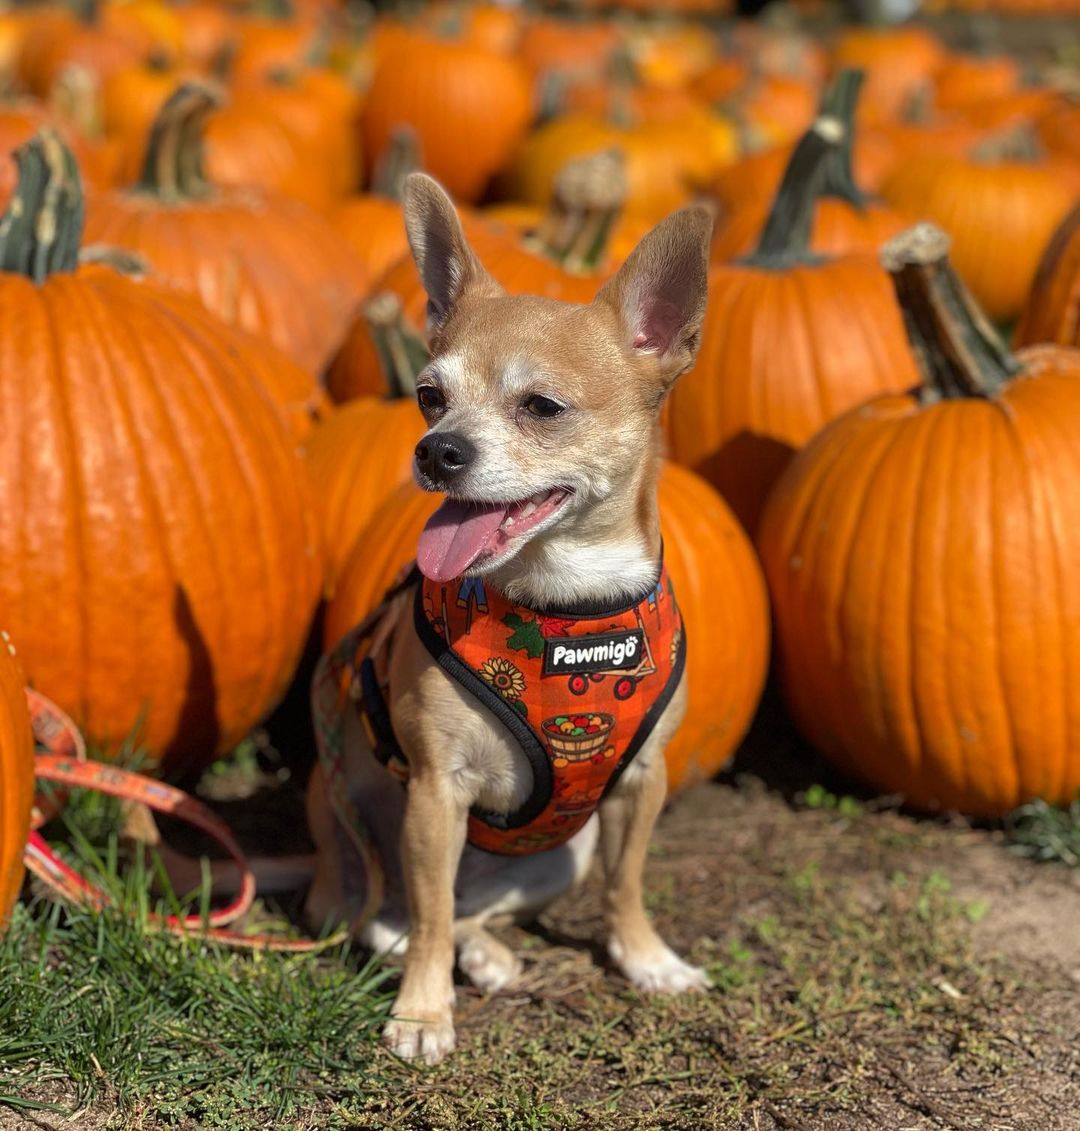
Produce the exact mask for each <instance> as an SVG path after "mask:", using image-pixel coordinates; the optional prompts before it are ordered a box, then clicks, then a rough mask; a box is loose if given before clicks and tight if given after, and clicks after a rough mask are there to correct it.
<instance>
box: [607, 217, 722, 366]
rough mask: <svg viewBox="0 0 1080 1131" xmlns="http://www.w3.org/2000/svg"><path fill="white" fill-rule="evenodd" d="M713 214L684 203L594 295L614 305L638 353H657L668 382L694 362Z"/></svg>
mask: <svg viewBox="0 0 1080 1131" xmlns="http://www.w3.org/2000/svg"><path fill="white" fill-rule="evenodd" d="M711 232H712V214H711V213H710V212H709V210H708V209H706V208H702V207H699V206H695V207H691V208H683V209H681V210H680V211H679V212H675V213H672V215H670V216H669V217H668V218H667V219H666V220H663V221H661V223H659V224H657V226H656V227H655V228H653V230H652V231H651V232H649V234H648V235H647V236H645V238H644V239H643V240H642V241H641V243H639V244H638V245H637V247H636V248H634V250H633V251H632V252H631V254H630V258H629V259H627V261H626V262H625V263H624V264H623V265H622V267H621V268H620V269H619V271H618V273H617V274H616V275H615V276H614V277H613V278H611V279H609V280H608V281H607V282H606V283H605V284H604V286H603V287H602V288H601V289H600V291H599V293H598V294H597V296H596V300H595V301H596V302H597V303H607V304H608V305H610V306H612V307H613V308H614V309H615V312H616V314H617V315H618V316H619V320H620V322H621V324H622V329H623V333H624V334H625V336H626V343H627V345H628V346H629V347H630V348H631V349H633V350H634V351H635V352H640V353H642V354H651V355H653V356H655V357H656V358H657V360H658V362H659V365H660V371H661V375H662V377H663V380H664V383H665V385H669V384H670V383H671V382H673V381H674V380H675V378H676V377H678V376H679V375H680V374H681V373H685V372H686V370H688V369H689V368H690V366H691V365H693V363H694V358H695V357H696V356H697V351H698V345H699V344H700V341H701V323H702V321H703V320H704V318H705V302H706V299H707V297H708V290H709V236H710V234H711Z"/></svg>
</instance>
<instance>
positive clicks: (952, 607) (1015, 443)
mask: <svg viewBox="0 0 1080 1131" xmlns="http://www.w3.org/2000/svg"><path fill="white" fill-rule="evenodd" d="M947 247H948V241H947V238H946V237H945V236H944V234H943V233H942V232H941V231H940V230H939V229H934V228H932V227H930V225H920V226H919V227H918V228H917V229H914V230H913V231H912V232H910V233H905V234H904V235H903V236H901V237H899V238H898V239H897V240H896V241H894V242H893V243H892V244H890V245H889V246H888V247H887V248H886V250H885V258H886V262H887V263H888V264H889V266H890V269H891V271H892V272H893V275H894V278H895V282H896V288H897V293H898V295H899V297H900V301H901V303H902V305H903V307H904V311H905V316H906V322H907V326H908V331H909V333H910V334H911V338H912V344H913V346H914V348H915V353H916V356H918V358H919V364H920V369H921V372H922V384H921V388H918V389H917V390H916V391H915V392H910V393H908V394H905V395H897V396H886V397H881V398H879V399H877V400H874V401H872V402H870V403H869V404H866V405H863V406H862V407H860V408H857V409H855V410H853V411H852V412H850V413H848V414H847V415H845V416H843V417H842V418H841V419H839V420H837V421H836V422H835V423H834V424H832V425H831V426H830V427H829V428H827V429H826V430H825V431H824V432H822V433H821V435H820V436H818V437H817V438H816V439H815V440H814V441H813V442H812V443H811V444H809V445H808V446H807V447H806V448H805V449H804V451H803V452H802V453H800V455H799V456H798V457H796V459H795V460H794V461H793V462H792V464H791V466H790V467H789V469H788V470H787V472H786V473H785V474H784V476H783V478H782V479H781V480H780V481H779V483H778V484H777V486H776V490H775V492H774V493H773V496H772V498H771V499H770V502H769V507H768V510H767V512H766V514H765V518H764V521H763V523H762V527H761V533H760V539H759V548H760V551H761V556H762V560H763V562H764V565H765V572H766V575H767V577H768V581H769V587H770V590H771V593H772V598H773V611H774V623H775V627H776V635H777V645H778V655H779V666H780V673H781V676H782V681H783V686H784V691H785V694H786V697H787V701H788V704H789V706H790V708H791V711H792V714H793V716H794V718H795V721H796V722H797V724H798V726H799V728H800V729H801V730H802V732H803V733H804V734H805V735H806V737H807V738H808V739H809V740H810V741H811V742H812V743H813V744H814V745H815V746H817V747H818V748H819V749H820V750H821V752H822V753H823V754H826V755H828V756H829V757H830V758H832V759H833V760H834V761H835V762H836V763H837V765H838V766H840V767H841V768H842V769H844V770H846V771H847V772H849V773H851V774H853V775H856V776H858V777H860V778H862V779H864V780H866V781H868V782H870V783H871V784H872V785H874V786H875V787H877V788H878V789H881V790H884V791H887V792H889V793H891V794H897V795H899V796H901V797H903V798H904V799H905V800H906V801H908V802H909V803H911V804H913V805H916V806H918V807H919V808H924V809H958V810H960V811H962V812H965V813H971V814H975V815H979V816H996V815H1000V814H1003V813H1006V812H1008V811H1009V810H1010V809H1012V808H1014V807H1015V806H1017V805H1019V804H1021V803H1022V802H1025V801H1028V800H1030V799H1032V798H1035V797H1042V798H1045V799H1046V800H1047V801H1050V802H1057V803H1061V804H1065V803H1068V802H1070V801H1071V800H1072V799H1073V798H1074V797H1075V795H1076V793H1077V790H1078V789H1080V747H1078V745H1077V740H1076V736H1077V734H1078V733H1080V688H1078V686H1077V682H1076V680H1075V679H1074V678H1072V673H1073V672H1075V671H1077V670H1080V636H1078V635H1077V633H1076V631H1075V626H1076V625H1077V624H1078V623H1080V588H1078V587H1077V586H1076V585H1075V584H1073V579H1074V578H1075V577H1076V576H1077V574H1078V573H1080V493H1078V492H1077V490H1076V482H1077V476H1078V475H1080V458H1078V453H1077V445H1076V436H1077V434H1078V432H1080V352H1077V351H1076V350H1070V349H1064V348H1061V347H1057V346H1042V347H1037V348H1033V349H1029V350H1022V351H1021V352H1019V353H1018V354H1016V355H1015V356H1013V355H1010V354H1009V353H1008V352H1007V351H1006V350H1005V348H1004V347H1003V346H1002V344H1001V343H1000V341H998V340H997V338H996V336H995V334H994V332H993V330H992V329H991V328H990V325H989V323H988V322H987V320H986V318H985V316H984V315H983V314H982V313H981V312H980V311H979V309H978V307H977V306H976V305H975V304H974V302H973V300H972V298H971V296H970V295H969V294H968V293H967V291H966V290H965V288H964V286H963V284H962V283H961V282H960V280H959V278H958V277H957V275H956V274H955V273H954V272H953V271H952V269H951V268H950V267H949V265H948V260H947Z"/></svg>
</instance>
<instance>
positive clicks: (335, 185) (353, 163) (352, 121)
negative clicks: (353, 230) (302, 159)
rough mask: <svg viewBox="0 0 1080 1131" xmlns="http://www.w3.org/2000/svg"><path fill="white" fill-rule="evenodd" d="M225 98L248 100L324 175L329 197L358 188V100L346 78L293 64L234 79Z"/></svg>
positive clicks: (359, 100) (359, 173) (358, 97)
mask: <svg viewBox="0 0 1080 1131" xmlns="http://www.w3.org/2000/svg"><path fill="white" fill-rule="evenodd" d="M231 94H232V97H233V98H236V99H238V100H240V101H241V102H244V101H245V100H249V101H250V102H251V103H252V104H253V105H255V106H257V107H258V108H259V109H260V110H261V111H262V112H263V113H265V114H266V115H267V116H268V117H270V118H272V119H273V120H274V121H276V122H278V123H280V124H281V125H282V126H284V127H285V128H286V129H287V130H288V131H289V132H290V133H291V134H292V136H293V137H294V138H296V139H297V140H298V142H299V144H300V145H301V147H302V148H303V149H304V150H305V151H306V152H307V153H309V154H311V156H312V160H313V163H314V164H315V166H316V168H317V169H318V170H320V172H323V173H324V174H325V177H326V180H327V182H328V194H329V195H331V196H333V197H334V198H342V199H343V198H344V197H346V196H347V195H348V194H349V193H351V192H356V191H357V189H359V187H360V176H361V170H362V162H361V159H360V102H361V99H360V94H359V92H358V91H357V90H356V88H355V87H354V86H353V84H352V83H351V82H349V81H348V79H346V78H344V77H343V76H341V75H337V74H334V73H333V72H332V71H328V70H324V69H322V68H319V67H302V66H294V67H291V68H289V69H284V68H279V69H276V70H274V71H272V72H271V73H269V74H267V75H249V76H247V77H243V78H237V79H235V80H234V81H233V84H232V87H231ZM323 166H325V170H323ZM309 175H310V174H309Z"/></svg>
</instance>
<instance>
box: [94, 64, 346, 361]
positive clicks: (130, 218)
mask: <svg viewBox="0 0 1080 1131" xmlns="http://www.w3.org/2000/svg"><path fill="white" fill-rule="evenodd" d="M214 104H215V100H214V95H213V93H212V92H211V90H210V89H209V88H208V87H205V86H201V85H199V84H194V83H192V84H187V85H185V86H183V87H181V88H180V90H178V91H177V92H176V94H174V95H173V97H172V98H170V100H169V101H168V103H167V104H166V105H165V107H164V108H163V109H162V112H161V114H160V115H159V116H158V119H157V121H156V122H155V124H154V130H153V135H152V137H151V141H150V144H149V147H148V149H147V155H146V162H145V165H144V168H143V175H142V179H141V180H140V182H139V184H138V185H137V186H136V187H135V189H134V190H133V191H131V192H126V193H114V194H112V195H109V196H101V197H95V198H93V199H92V200H91V202H90V212H89V218H88V222H87V237H88V239H90V240H93V241H95V242H101V243H106V244H110V245H112V246H115V247H122V248H125V249H127V250H130V251H134V252H137V253H138V254H140V255H142V256H143V257H144V258H145V259H146V260H147V262H148V263H149V264H150V266H151V267H152V268H153V270H154V272H155V274H156V275H157V277H159V278H160V279H161V280H162V281H164V282H166V283H168V284H169V285H170V286H174V287H177V288H178V289H180V290H183V291H186V292H188V293H190V294H194V295H196V296H198V298H199V299H200V301H201V302H202V303H203V304H204V305H205V306H206V308H207V309H208V310H210V311H212V312H213V313H214V314H217V315H218V316H219V317H220V318H222V319H223V320H224V321H226V322H228V323H231V324H233V325H236V326H240V327H242V328H243V329H245V330H249V331H251V332H252V333H253V334H257V335H260V336H262V337H265V338H266V339H267V340H268V341H270V342H272V343H274V344H275V345H276V346H278V347H279V348H280V349H281V350H282V351H283V352H285V353H286V354H288V355H289V356H290V357H292V358H293V359H295V361H296V362H297V363H298V364H300V365H302V366H304V367H305V368H306V369H308V370H309V371H310V372H312V373H320V372H321V371H322V369H323V367H324V366H325V365H326V363H327V362H328V361H329V360H330V358H331V357H333V355H334V353H335V352H336V350H337V347H338V346H339V344H340V343H341V340H342V339H343V337H344V335H345V331H346V329H347V327H348V324H349V320H350V318H351V316H352V314H353V311H354V310H355V309H356V307H357V306H358V305H359V302H360V298H361V296H362V295H363V293H364V291H365V289H366V287H367V276H366V273H365V272H364V269H363V267H362V266H361V264H360V263H359V262H358V261H357V260H356V258H355V257H354V256H353V255H352V254H351V252H350V251H349V249H348V248H346V247H343V246H342V243H341V240H340V238H339V237H338V236H337V234H336V232H335V231H334V229H333V228H332V226H331V225H330V224H329V223H328V222H327V221H325V220H324V219H323V218H322V217H321V216H319V215H317V214H316V213H314V212H312V211H310V210H309V209H307V208H305V207H304V206H303V205H302V204H299V203H297V202H295V201H289V200H284V199H273V198H270V197H267V196H264V195H263V194H261V193H258V192H256V191H254V190H234V191H226V190H224V189H222V190H216V189H214V188H213V187H212V186H211V185H209V184H208V183H207V181H206V180H205V178H204V176H203V162H202V143H203V127H204V124H205V121H206V118H207V115H208V114H209V113H210V112H211V110H212V109H213V107H214Z"/></svg>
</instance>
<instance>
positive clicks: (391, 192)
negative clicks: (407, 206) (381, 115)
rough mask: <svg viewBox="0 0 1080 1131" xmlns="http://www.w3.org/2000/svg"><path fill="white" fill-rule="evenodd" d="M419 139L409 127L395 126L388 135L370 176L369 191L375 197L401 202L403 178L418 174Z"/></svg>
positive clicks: (419, 167)
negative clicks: (387, 143) (388, 140)
mask: <svg viewBox="0 0 1080 1131" xmlns="http://www.w3.org/2000/svg"><path fill="white" fill-rule="evenodd" d="M421 167H422V166H421V164H420V139H419V138H418V137H417V136H416V131H415V130H414V129H413V128H412V127H411V126H397V127H395V128H394V130H393V131H392V133H391V134H390V144H389V145H388V146H387V147H386V149H385V150H383V152H382V153H381V154H380V155H379V159H378V161H377V162H376V163H375V168H374V170H373V171H372V175H371V191H372V192H373V193H374V194H375V195H376V196H385V197H387V198H388V199H389V200H396V201H398V202H399V203H400V202H401V193H402V189H404V187H405V178H406V177H407V176H408V175H409V174H410V173H416V172H419V171H420V169H421Z"/></svg>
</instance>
